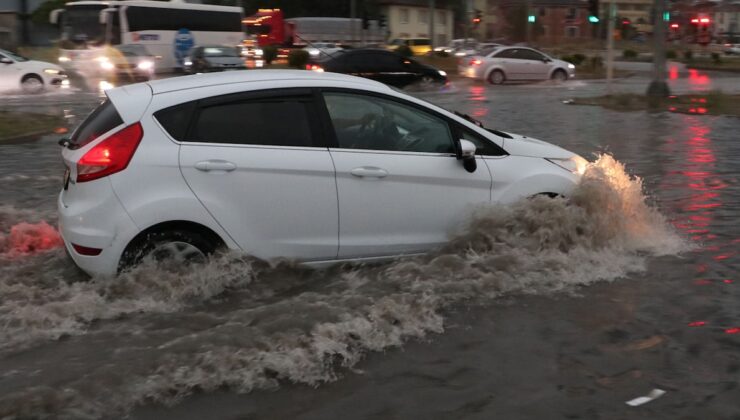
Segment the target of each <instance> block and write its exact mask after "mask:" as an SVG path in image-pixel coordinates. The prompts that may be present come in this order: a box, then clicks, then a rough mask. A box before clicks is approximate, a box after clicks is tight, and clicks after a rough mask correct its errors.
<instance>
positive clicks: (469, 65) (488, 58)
mask: <svg viewBox="0 0 740 420" xmlns="http://www.w3.org/2000/svg"><path fill="white" fill-rule="evenodd" d="M575 69H576V66H574V65H573V64H571V63H568V62H566V61H563V60H558V59H555V58H552V57H550V56H548V55H547V54H545V53H543V52H541V51H537V50H535V49H532V48H527V47H501V48H495V49H492V50H489V51H488V52H487V54H484V55H474V56H470V57H463V58H462V59H461V60H460V62H459V63H458V71H459V73H460V74H461V75H462V76H465V77H470V78H473V79H479V80H485V81H488V82H489V83H491V84H494V85H500V84H502V83H504V82H506V81H521V80H551V79H552V80H555V81H557V82H564V81H566V80H568V79H570V78H572V77H574V76H575Z"/></svg>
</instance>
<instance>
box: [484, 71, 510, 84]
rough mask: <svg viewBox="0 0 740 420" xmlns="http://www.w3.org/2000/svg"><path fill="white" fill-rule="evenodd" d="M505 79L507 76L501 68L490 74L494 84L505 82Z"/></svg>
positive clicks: (490, 79) (489, 78)
mask: <svg viewBox="0 0 740 420" xmlns="http://www.w3.org/2000/svg"><path fill="white" fill-rule="evenodd" d="M505 80H506V76H504V72H502V71H501V70H494V71H492V72H491V75H490V76H488V81H489V82H491V84H493V85H500V84H502V83H504V81H505Z"/></svg>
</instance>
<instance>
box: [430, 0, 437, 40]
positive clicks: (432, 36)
mask: <svg viewBox="0 0 740 420" xmlns="http://www.w3.org/2000/svg"><path fill="white" fill-rule="evenodd" d="M434 9H436V7H435V5H434V0H429V43H430V44H431V46H432V51H434V44H435V43H434Z"/></svg>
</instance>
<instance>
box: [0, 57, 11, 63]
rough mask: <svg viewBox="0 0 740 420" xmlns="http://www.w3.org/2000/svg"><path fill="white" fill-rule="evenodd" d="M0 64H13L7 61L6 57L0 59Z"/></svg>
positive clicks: (9, 60)
mask: <svg viewBox="0 0 740 420" xmlns="http://www.w3.org/2000/svg"><path fill="white" fill-rule="evenodd" d="M0 63H3V64H13V60H11V59H9V58H8V57H0Z"/></svg>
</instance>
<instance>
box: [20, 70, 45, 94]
mask: <svg viewBox="0 0 740 420" xmlns="http://www.w3.org/2000/svg"><path fill="white" fill-rule="evenodd" d="M21 88H22V89H23V91H24V92H26V93H39V92H41V91H43V90H44V79H42V78H41V76H39V75H38V74H33V73H31V74H27V75H25V76H23V78H22V79H21Z"/></svg>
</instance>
